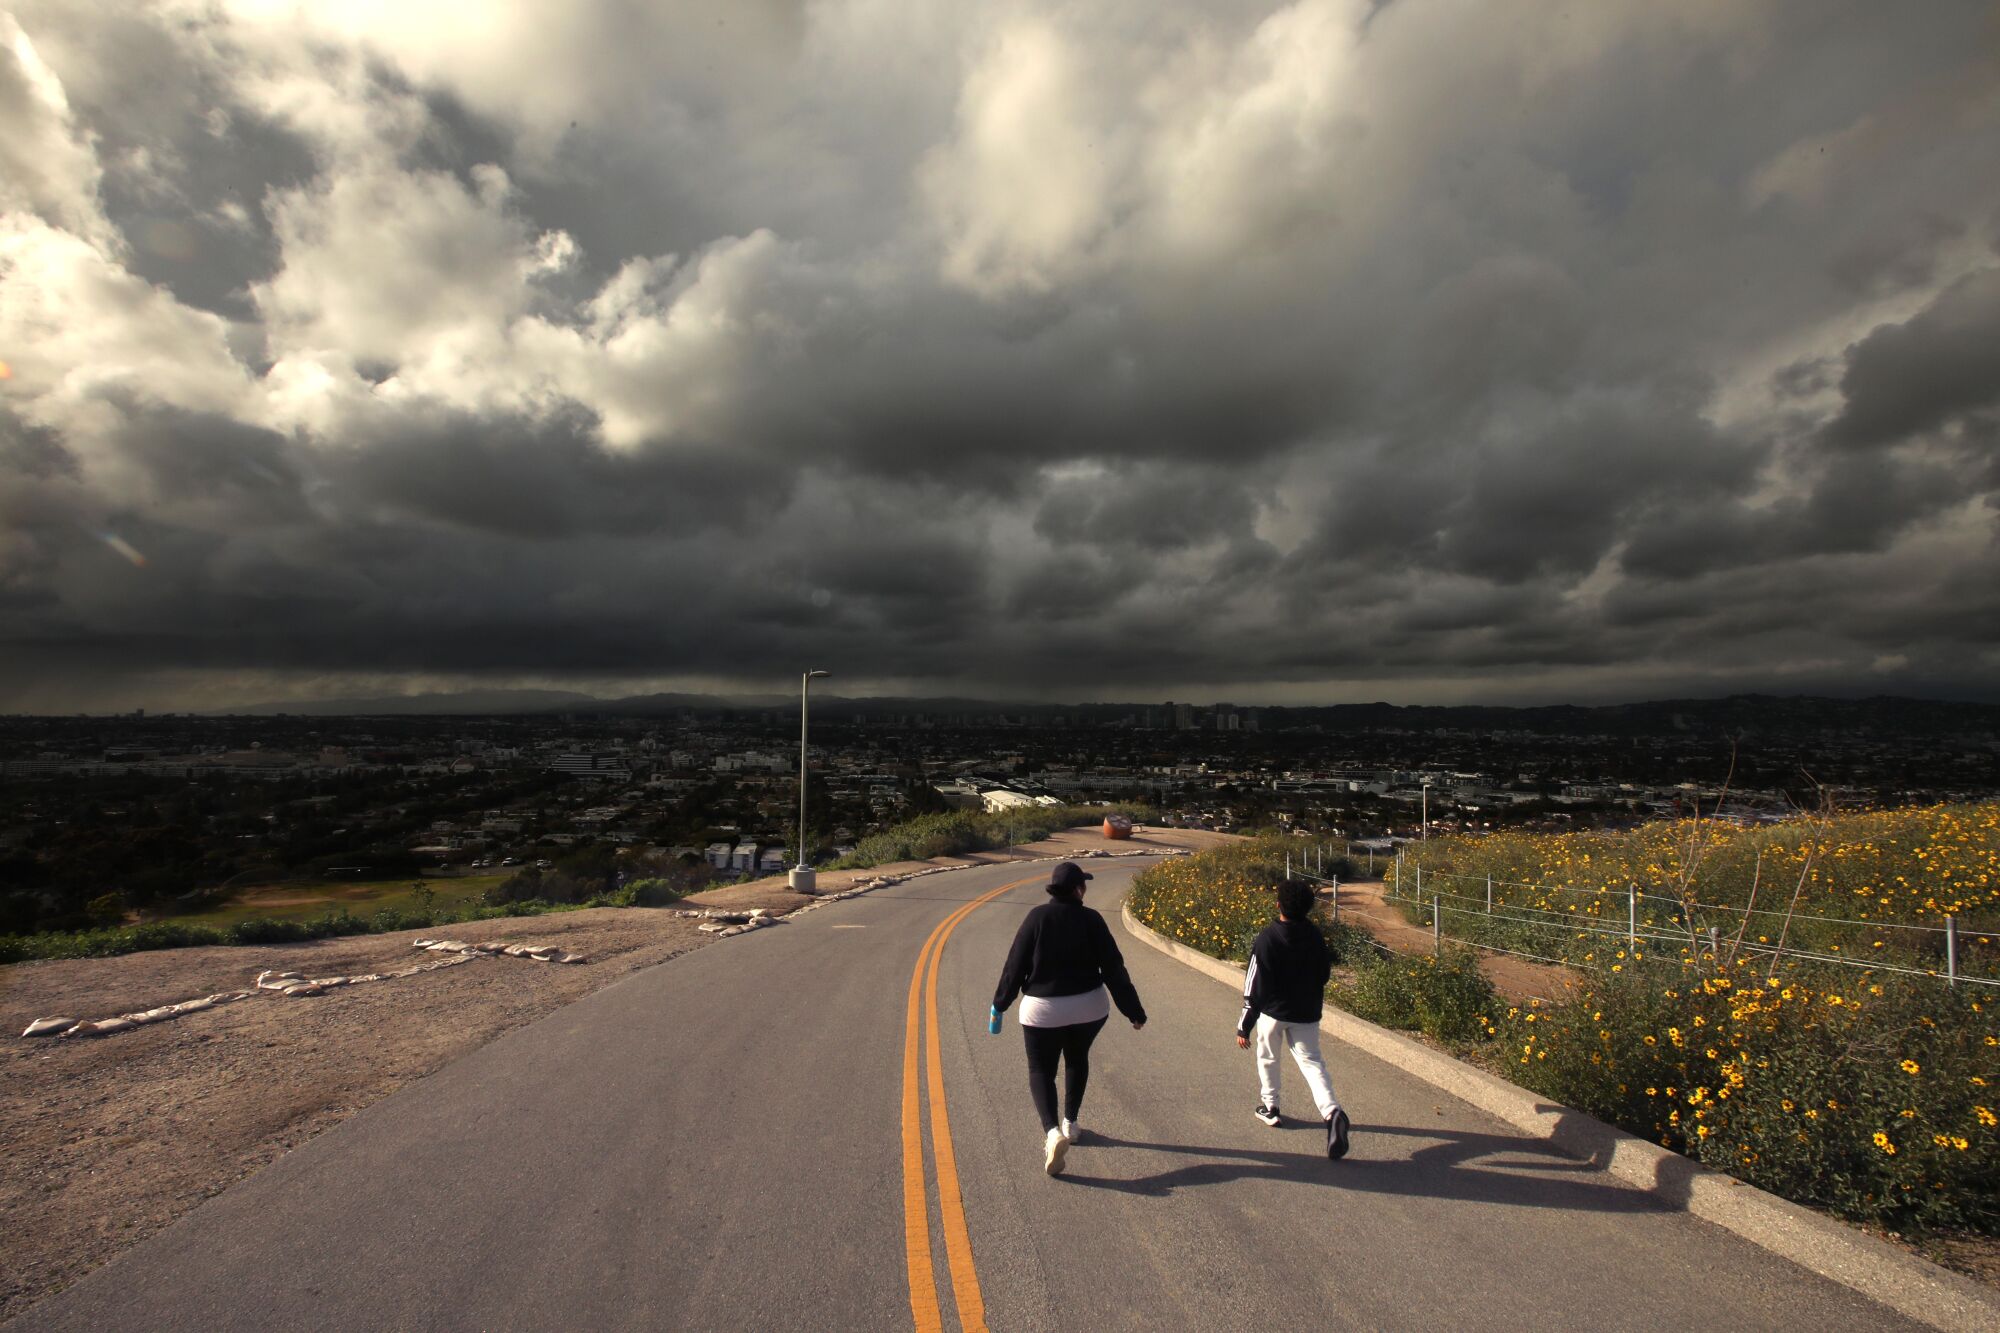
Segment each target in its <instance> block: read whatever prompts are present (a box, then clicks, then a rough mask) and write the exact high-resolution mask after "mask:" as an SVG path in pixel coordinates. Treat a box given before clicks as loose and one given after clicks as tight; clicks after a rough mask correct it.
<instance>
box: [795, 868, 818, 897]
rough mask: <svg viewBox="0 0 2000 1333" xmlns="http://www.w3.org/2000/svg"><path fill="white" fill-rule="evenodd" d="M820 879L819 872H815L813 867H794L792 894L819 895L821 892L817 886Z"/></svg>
mask: <svg viewBox="0 0 2000 1333" xmlns="http://www.w3.org/2000/svg"><path fill="white" fill-rule="evenodd" d="M818 879H819V876H818V874H817V872H815V871H814V870H813V868H812V867H811V866H793V867H792V892H793V893H817V892H819V890H818V889H817V888H816V887H815V885H816V883H817V881H818Z"/></svg>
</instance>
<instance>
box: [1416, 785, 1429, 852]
mask: <svg viewBox="0 0 2000 1333" xmlns="http://www.w3.org/2000/svg"><path fill="white" fill-rule="evenodd" d="M1423 800H1424V813H1423V816H1422V823H1421V824H1419V825H1418V828H1417V841H1418V842H1429V841H1430V840H1431V780H1430V779H1429V778H1425V779H1424V785H1423Z"/></svg>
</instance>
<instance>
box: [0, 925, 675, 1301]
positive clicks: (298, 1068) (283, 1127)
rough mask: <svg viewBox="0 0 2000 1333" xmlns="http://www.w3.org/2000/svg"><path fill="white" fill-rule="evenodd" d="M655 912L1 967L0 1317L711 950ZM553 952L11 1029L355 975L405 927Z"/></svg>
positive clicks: (399, 951) (404, 936)
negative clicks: (473, 1063)
mask: <svg viewBox="0 0 2000 1333" xmlns="http://www.w3.org/2000/svg"><path fill="white" fill-rule="evenodd" d="M698 924H699V923H698V922H695V921H692V920H687V919H685V918H681V917H676V916H674V915H673V914H672V913H671V912H667V911H650V910H646V909H616V908H608V909H597V910H592V911H584V912H570V913H562V914H559V915H555V916H547V917H516V918H509V919H507V920H502V921H481V922H475V923H470V924H466V925H459V926H451V927H449V928H447V929H446V930H444V931H432V932H423V931H399V932H396V933H394V934H389V935H365V936H354V937H349V938H346V939H338V940H319V941H314V942H312V943H309V944H289V945H270V946H261V947H245V948H204V949H170V950H160V951H157V952H152V953H138V954H128V955H126V956H124V957H121V958H96V959H80V960H62V961H55V962H40V963H16V964H13V965H11V966H8V967H0V1024H4V1025H5V1026H4V1035H0V1042H4V1043H5V1044H4V1048H3V1049H0V1061H4V1063H0V1071H4V1072H0V1142H4V1143H5V1144H6V1145H7V1150H6V1152H5V1153H4V1154H0V1215H4V1216H5V1217H6V1219H7V1241H6V1248H7V1262H6V1264H5V1268H4V1272H0V1319H7V1318H11V1317H13V1316H14V1315H17V1314H19V1313H20V1312H21V1311H22V1310H24V1309H26V1308H27V1307H28V1306H29V1305H30V1304H31V1303H32V1302H34V1301H36V1300H39V1299H41V1298H42V1297H44V1296H47V1295H50V1294H51V1293H53V1292H56V1291H59V1290H61V1289H62V1288H63V1287H65V1286H68V1285H69V1284H71V1283H73V1282H75V1281H76V1280H77V1279H78V1278H80V1277H82V1276H83V1275H84V1274H86V1273H88V1272H89V1271H90V1270H92V1269H93V1268H96V1267H97V1266H99V1265H100V1264H102V1263H104V1262H105V1261H106V1260H108V1259H110V1258H111V1257H112V1256H113V1255H115V1254H117V1253H118V1252H119V1251H120V1250H122V1249H124V1248H125V1247H126V1246H128V1245H131V1244H134V1243H136V1242H138V1241H141V1240H144V1239H145V1238H146V1237H148V1236H150V1235H152V1234H153V1233H154V1232H156V1231H159V1230H160V1229H161V1228H163V1227H165V1226H166V1225H167V1224H168V1223H170V1222H172V1221H174V1220H175V1219H176V1218H178V1217H179V1216H180V1215H181V1214H183V1213H185V1212H187V1211H188V1210H189V1209H191V1208H192V1207H194V1206H195V1205H196V1204H197V1203H200V1202H201V1201H202V1200H203V1199H205V1198H207V1197H208V1196H210V1195H212V1194H217V1193H220V1192H221V1191H222V1190H223V1189H225V1188H227V1187H228V1186H229V1185H231V1184H233V1183H234V1182H235V1181H237V1180H239V1179H241V1178H243V1177H244V1176H247V1175H249V1174H250V1173H251V1172H253V1171H255V1170H257V1169H258V1168H259V1167H261V1166H263V1165H265V1164H266V1163H268V1162H270V1161H273V1160H274V1159H276V1158H277V1157H279V1156H280V1155H282V1154H283V1153H285V1152H287V1151H288V1150H290V1149H292V1148H294V1147H296V1146H298V1145H299V1144H301V1143H304V1142H305V1141H306V1140H307V1139H310V1138H312V1137H313V1136H314V1135H315V1134H318V1133H320V1132H321V1131H323V1130H325V1129H327V1128H328V1127H329V1126H332V1125H336V1124H338V1123H340V1121H342V1120H343V1119H345V1118H346V1117H347V1116H349V1115H351V1114H353V1113H354V1112H355V1111H357V1110H360V1109H361V1108H362V1107H364V1106H367V1105H369V1104H370V1103H372V1102H375V1101H378V1100H380V1099H381V1098H382V1097H385V1096H387V1095H388V1094H389V1093H391V1092H394V1091H395V1090H396V1089H397V1088H399V1087H401V1086H403V1085H404V1084H405V1083H408V1082H411V1081H412V1080H414V1079H419V1078H422V1077H423V1076H424V1075H426V1074H428V1073H430V1072H431V1071H433V1070H435V1069H437V1068H439V1067H440V1066H442V1065H444V1064H445V1063H446V1062H448V1061H450V1060H453V1059H456V1058H457V1057H459V1056H461V1055H464V1054H466V1053H468V1052H470V1051H472V1050H475V1049H477V1048H478V1047H480V1046H483V1045H485V1044H486V1043H487V1042H489V1041H491V1040H492V1039H493V1038H495V1037H497V1036H499V1035H500V1034H501V1033H503V1032H506V1031H507V1030H509V1029H510V1028H515V1027H519V1026H521V1025H522V1024H524V1023H529V1022H532V1021H534V1020H535V1019H537V1018H540V1017H542V1016H543V1015H544V1014H547V1013H549V1012H551V1011H552V1010H555V1009H558V1008H560V1007H562V1006H563V1005H565V1004H568V1003H570V1002H571V1001H573V1000H577V999H580V998H582V997H583V996H585V995H587V994H589V993H590V992H592V991H595V990H598V989H600V988H601V987H603V986H606V985H608V984H610V983H611V982H613V981H616V980H618V979H619V978H620V977H623V976H626V975H628V974H630V973H632V972H634V971H637V970H638V969H640V968H642V967H648V966H650V965H652V964H654V963H658V962H663V961H665V960H666V959H669V958H672V957H674V956H675V955H677V954H680V953H684V952H686V951H688V950H690V949H694V948H697V947H700V946H702V945H705V944H708V943H710V942H712V939H713V937H712V936H709V935H704V934H701V933H699V932H698V931H697V930H696V929H695V927H696V926H697V925H698ZM426 933H428V934H432V935H439V934H446V933H448V934H449V936H450V937H451V938H453V939H463V940H467V941H470V942H478V941H481V940H524V941H526V940H531V941H535V942H544V941H546V942H548V943H553V944H560V945H562V947H564V948H565V949H569V950H572V951H574V952H577V953H581V954H584V955H585V956H586V957H587V958H588V959H589V961H588V962H587V963H585V964H582V965H580V966H571V967H564V966H558V965H555V964H549V963H536V962H530V961H527V960H525V959H517V958H488V959H481V960H479V961H477V962H472V963H467V964H465V965H464V966H462V967H452V968H446V969H443V970H442V971H438V972H430V973H425V974H422V975H419V976H414V977H407V978H403V979H400V980H395V981H382V982H374V983H370V984H367V985H363V986H356V987H353V988H351V989H342V990H336V991H332V992H329V993H328V994H326V995H323V996H318V997H312V998H298V999H287V998H285V997H283V996H279V995H275V994H268V993H267V994H258V995H255V996H252V997H251V998H250V999H247V1000H241V1001H238V1002H237V1003H235V1004H230V1005H223V1006H221V1007H218V1008H215V1009H210V1010H206V1011H204V1012H202V1013H198V1014H192V1015H189V1016H188V1017H185V1018H180V1019H175V1020H172V1021H169V1022H165V1023H160V1024H157V1025H155V1026H152V1027H146V1028H140V1029H138V1030H136V1031H132V1032H124V1033H119V1034H117V1035H114V1036H108V1037H96V1038H75V1039H60V1038H38V1039H35V1040H32V1041H30V1040H23V1039H21V1038H20V1037H19V1033H20V1032H21V1030H22V1029H23V1028H25V1027H26V1026H27V1025H28V1023H29V1021H30V1020H32V1019H35V1018H39V1017H43V1016H46V1015H54V1014H66V1015H69V1016H72V1017H76V1018H105V1017H109V1016H110V1015H112V1014H116V1013H122V1012H126V1011H129V1010H134V1009H144V1008H147V1007H149V1006H152V1005H158V1004H166V1003H170V1002H174V1001H179V1000H186V999H190V998H193V997H194V996H198V995H207V994H212V993H214V992H217V991H223V990H238V989H242V988H244V987H246V986H248V985H249V983H250V981H251V980H252V978H254V977H255V976H256V975H257V973H258V971H259V970H261V969H263V968H276V969H281V970H296V971H300V972H304V973H306V974H308V975H314V976H327V975H331V974H342V973H348V974H351V973H357V972H373V971H379V970H386V969H388V968H390V967H401V966H406V965H408V964H410V963H412V962H415V961H419V960H421V959H422V958H423V957H425V955H421V954H418V953H417V952H416V951H415V950H413V949H412V948H411V947H410V941H411V940H413V939H415V938H417V937H418V936H420V935H424V934H426Z"/></svg>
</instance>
